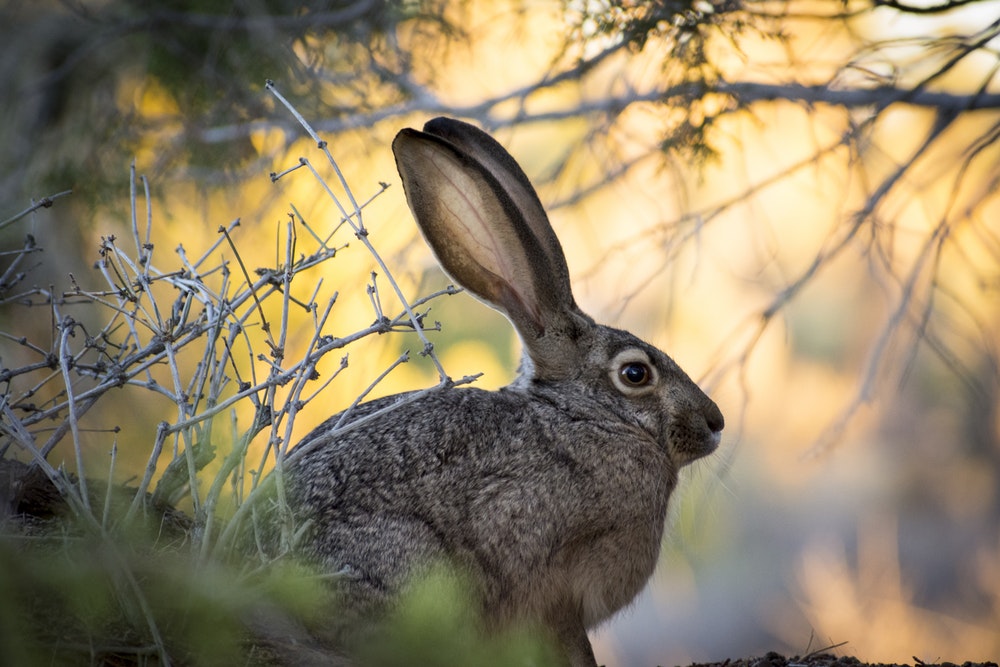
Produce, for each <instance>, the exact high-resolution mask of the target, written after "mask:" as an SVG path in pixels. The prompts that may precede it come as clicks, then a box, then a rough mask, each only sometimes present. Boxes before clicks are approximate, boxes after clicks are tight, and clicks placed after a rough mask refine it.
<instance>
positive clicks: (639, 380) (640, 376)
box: [618, 361, 653, 387]
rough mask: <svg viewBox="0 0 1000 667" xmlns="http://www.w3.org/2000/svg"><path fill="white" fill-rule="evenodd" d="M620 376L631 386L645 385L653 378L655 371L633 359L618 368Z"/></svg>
mask: <svg viewBox="0 0 1000 667" xmlns="http://www.w3.org/2000/svg"><path fill="white" fill-rule="evenodd" d="M618 376H619V377H620V378H621V379H622V382H624V383H625V384H626V385H628V386H629V387H643V386H645V385H647V384H649V382H650V381H651V380H652V378H653V373H652V371H650V370H649V366H647V365H646V364H644V363H641V362H638V361H631V362H629V363H627V364H625V365H623V366H622V367H621V368H620V369H619V370H618Z"/></svg>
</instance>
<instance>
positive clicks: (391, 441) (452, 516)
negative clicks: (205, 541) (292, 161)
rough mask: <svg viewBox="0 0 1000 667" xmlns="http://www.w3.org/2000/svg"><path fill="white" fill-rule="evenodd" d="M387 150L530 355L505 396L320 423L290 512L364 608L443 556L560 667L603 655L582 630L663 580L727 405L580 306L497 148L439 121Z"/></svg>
mask: <svg viewBox="0 0 1000 667" xmlns="http://www.w3.org/2000/svg"><path fill="white" fill-rule="evenodd" d="M392 147H393V152H394V154H395V157H396V165H397V168H398V170H399V173H400V176H401V177H402V181H403V188H404V190H405V192H406V198H407V201H408V203H409V206H410V208H411V209H412V211H413V215H414V216H415V218H416V220H417V223H418V224H419V226H420V229H421V231H422V232H423V235H424V237H425V238H426V240H427V242H428V243H429V244H430V246H431V248H432V249H433V250H434V253H435V254H436V256H437V258H438V260H439V262H440V263H441V265H442V266H443V267H444V269H445V270H446V271H447V272H448V273H449V274H450V275H451V276H452V277H453V278H454V280H455V281H457V282H458V283H459V284H461V285H463V286H464V287H465V288H466V289H467V290H469V291H470V292H471V293H472V294H474V295H475V296H477V297H478V298H479V299H481V300H483V301H485V302H486V303H487V304H488V305H490V306H492V307H493V308H496V309H497V310H499V311H500V312H502V313H503V314H504V315H505V316H506V317H507V318H508V319H509V320H510V321H511V323H513V325H514V327H515V328H516V329H517V332H518V334H520V337H521V340H522V342H523V344H524V350H525V354H524V357H523V360H522V362H521V366H520V369H519V375H518V377H517V379H516V380H515V381H514V382H513V383H512V384H510V385H509V386H507V387H504V388H502V389H500V390H498V391H484V390H481V389H476V388H455V389H445V390H441V391H437V392H431V393H427V394H424V395H422V396H420V397H419V398H417V399H415V400H411V401H409V402H406V401H403V403H402V404H401V405H400V406H399V407H398V408H397V409H395V410H392V411H389V412H387V413H385V414H384V415H383V416H381V417H376V418H374V419H371V420H368V421H366V422H365V423H363V424H361V425H359V426H358V427H356V428H353V429H349V430H347V431H346V432H343V433H341V434H339V435H336V436H332V435H330V434H329V431H330V430H331V429H332V428H333V425H334V424H335V423H336V422H337V420H338V418H339V416H335V417H332V418H331V419H330V420H328V421H327V422H325V423H324V424H322V425H321V426H319V427H318V428H317V429H316V430H314V431H313V432H312V433H311V434H310V435H308V436H307V437H306V438H305V439H304V440H303V441H302V442H301V443H300V444H299V445H298V446H297V447H296V449H293V450H292V452H291V453H290V456H289V458H288V461H287V464H286V474H287V494H288V495H287V497H288V500H289V503H290V506H291V508H292V510H293V511H294V512H295V513H296V514H298V515H299V516H300V517H302V518H303V519H307V520H309V522H310V524H311V525H312V529H311V531H310V532H309V533H308V534H307V536H306V538H305V540H304V546H303V547H302V548H303V549H304V550H305V551H306V552H307V553H309V554H311V555H312V556H313V557H314V558H315V559H316V560H317V561H318V562H319V563H320V564H321V566H322V567H323V568H325V569H328V570H330V571H335V572H339V573H341V574H342V575H343V576H342V577H341V578H340V580H341V582H342V584H341V585H342V589H341V592H342V593H343V601H344V604H345V605H346V606H347V607H348V608H353V609H355V610H363V611H364V612H365V613H369V612H370V613H377V612H378V611H379V610H384V609H386V608H388V605H391V602H392V600H393V599H394V598H395V596H396V595H397V594H398V593H399V592H400V590H401V589H403V588H404V587H405V585H406V583H407V582H408V581H409V580H410V579H411V578H412V577H413V576H414V575H416V574H419V573H420V572H421V571H423V570H424V568H426V567H427V566H429V564H436V563H440V562H445V563H447V564H449V565H450V566H452V567H455V568H458V569H459V570H460V571H462V572H463V573H464V574H465V575H466V576H467V578H468V581H469V582H471V589H472V594H473V595H474V601H475V604H476V605H477V606H478V608H479V609H480V610H481V612H482V615H483V619H484V624H485V627H486V628H487V629H491V630H495V629H500V628H503V627H506V626H508V625H509V624H511V623H515V622H518V623H524V622H527V623H533V624H535V625H537V626H539V627H541V628H542V629H544V630H545V631H547V632H548V633H549V635H550V636H551V638H552V639H554V640H555V642H556V643H557V646H558V648H559V650H560V651H561V653H562V655H563V659H564V660H565V662H566V663H567V664H571V665H594V664H595V660H594V654H593V651H592V649H591V646H590V642H589V641H588V639H587V629H588V628H591V627H593V626H595V625H597V624H598V623H600V622H602V621H604V620H605V619H607V618H609V617H610V616H611V615H612V614H614V613H615V612H616V611H618V610H619V609H621V608H622V607H623V606H625V605H626V604H628V603H629V602H630V601H631V600H632V599H633V598H634V597H635V596H636V594H638V593H639V591H640V590H641V589H642V587H643V586H644V585H645V582H646V580H647V579H648V578H649V576H650V575H651V574H652V572H653V569H654V567H655V565H656V561H657V555H658V553H659V548H660V540H661V537H662V534H663V529H664V522H665V517H666V512H667V500H668V498H669V496H670V493H671V491H672V490H673V488H674V486H675V485H676V483H677V476H678V471H679V470H680V468H681V467H683V466H684V465H686V464H688V463H690V462H692V461H694V460H695V459H698V458H700V457H703V456H705V455H707V454H709V453H711V452H712V451H714V450H715V448H716V447H717V446H718V444H719V441H720V437H721V431H722V428H723V424H724V421H723V417H722V413H721V412H720V411H719V408H718V407H717V406H716V405H715V403H713V402H712V401H711V400H710V399H709V398H708V397H707V396H706V395H705V394H704V393H702V391H701V390H700V389H699V388H698V387H697V386H696V385H695V383H694V382H693V381H692V380H691V379H690V378H689V377H688V376H687V375H686V374H685V373H684V371H682V370H681V369H680V368H679V367H678V366H677V364H676V363H674V361H673V360H671V359H670V357H668V356H667V355H666V354H664V353H663V352H661V351H659V350H657V349H656V348H654V347H652V346H650V345H648V344H646V343H644V342H643V341H641V340H639V339H638V338H636V337H635V336H633V335H632V334H630V333H628V332H625V331H620V330H618V329H612V328H610V327H606V326H602V325H599V324H596V323H595V322H594V320H593V319H591V318H590V317H589V316H587V315H585V314H584V313H583V312H582V311H581V310H580V309H579V308H578V307H577V305H576V303H575V301H574V299H573V294H572V292H571V290H570V280H569V271H568V269H567V266H566V260H565V258H564V257H563V252H562V248H561V246H560V244H559V241H558V239H557V238H556V235H555V233H554V231H553V230H552V228H551V227H550V225H549V222H548V219H547V217H546V214H545V211H544V210H543V208H542V205H541V202H540V201H539V199H538V196H537V195H536V194H535V191H534V189H533V188H532V186H531V184H530V183H529V181H528V179H527V177H526V176H525V174H524V172H523V171H522V170H521V168H520V167H519V166H518V165H517V163H516V162H515V161H514V159H513V158H512V157H511V156H510V155H509V154H508V153H507V152H506V151H505V150H504V149H503V148H502V147H501V146H500V144H498V143H497V142H496V141H495V140H493V139H492V138H490V137H489V136H488V135H486V134H485V133H483V132H482V131H480V130H478V129H477V128H475V127H473V126H472V125H469V124H467V123H464V122H460V121H456V120H452V119H448V118H437V119H435V120H432V121H430V122H428V123H427V124H426V125H425V126H424V130H423V131H422V132H420V131H416V130H412V129H404V130H402V131H401V132H399V134H398V135H397V136H396V138H395V140H394V141H393V144H392ZM404 396H405V395H404ZM411 398H412V397H411ZM400 400H401V397H400V396H390V397H387V398H383V399H380V400H376V401H372V402H370V403H367V404H362V405H360V406H358V407H357V408H355V411H354V413H353V416H352V417H351V419H355V418H358V417H363V416H365V415H370V414H372V413H373V412H375V411H377V410H379V409H381V408H384V407H386V406H388V405H390V404H392V403H394V402H397V401H400Z"/></svg>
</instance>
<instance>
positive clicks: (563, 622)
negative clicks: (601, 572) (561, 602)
mask: <svg viewBox="0 0 1000 667" xmlns="http://www.w3.org/2000/svg"><path fill="white" fill-rule="evenodd" d="M547 620H548V623H547V625H548V627H549V630H550V631H551V632H552V633H553V634H554V635H555V639H556V641H557V642H558V643H559V652H560V653H561V654H562V658H563V661H564V662H563V664H564V665H566V667H597V659H596V658H595V657H594V650H593V649H592V648H591V647H590V639H588V638H587V628H585V627H584V625H583V618H582V617H581V615H580V611H579V609H575V610H574V606H573V605H572V603H570V604H567V605H565V606H563V607H562V608H560V609H558V610H555V611H553V612H551V613H550V614H549V618H548V619H547Z"/></svg>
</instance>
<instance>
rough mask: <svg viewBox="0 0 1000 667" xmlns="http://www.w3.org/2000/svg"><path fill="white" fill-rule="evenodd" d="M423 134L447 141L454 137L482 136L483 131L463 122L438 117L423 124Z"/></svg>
mask: <svg viewBox="0 0 1000 667" xmlns="http://www.w3.org/2000/svg"><path fill="white" fill-rule="evenodd" d="M424 132H426V133H427V134H433V135H435V136H438V137H441V138H442V139H447V138H449V137H453V136H456V135H469V134H482V132H483V131H482V130H480V129H479V128H478V127H476V126H475V125H473V124H471V123H466V122H465V121H463V120H458V119H456V118H448V117H447V116H438V117H437V118H432V119H431V120H429V121H427V122H426V123H424Z"/></svg>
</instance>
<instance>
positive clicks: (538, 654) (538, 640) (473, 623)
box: [359, 568, 559, 667]
mask: <svg viewBox="0 0 1000 667" xmlns="http://www.w3.org/2000/svg"><path fill="white" fill-rule="evenodd" d="M469 600H470V596H469V595H468V594H467V592H466V586H465V583H464V582H463V581H462V579H461V578H460V577H457V576H455V575H454V573H452V572H449V571H448V570H446V569H444V568H439V569H437V570H435V571H432V572H431V573H430V574H428V575H427V576H425V577H423V578H421V579H420V580H419V581H416V582H414V584H413V585H412V587H411V588H410V590H409V591H408V593H407V594H406V596H405V597H404V598H403V600H402V601H401V603H400V606H399V608H398V609H397V610H396V611H395V612H394V613H393V614H392V615H390V617H389V618H388V619H387V620H386V621H385V623H384V624H383V625H382V627H381V628H380V630H379V631H378V632H377V633H376V634H377V640H376V641H371V642H368V643H367V644H366V645H365V646H364V647H362V648H361V649H360V651H359V658H360V660H359V662H360V663H361V664H363V665H365V666H366V667H383V666H384V667H392V666H394V665H402V664H411V665H425V666H427V667H435V666H438V665H440V666H441V667H445V666H446V665H494V666H496V667H504V666H507V665H510V666H514V665H538V666H542V665H555V664H559V660H558V657H559V656H558V654H557V653H556V652H555V651H554V650H553V649H552V646H551V645H550V644H548V643H547V642H546V641H545V638H544V637H541V636H539V635H538V633H537V632H532V631H531V629H529V628H514V629H511V630H510V631H508V632H506V633H504V634H502V635H501V636H498V637H486V636H484V635H483V633H482V632H481V630H480V628H479V627H478V625H477V620H476V619H477V613H476V610H475V609H473V608H472V606H471V604H470V602H469Z"/></svg>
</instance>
